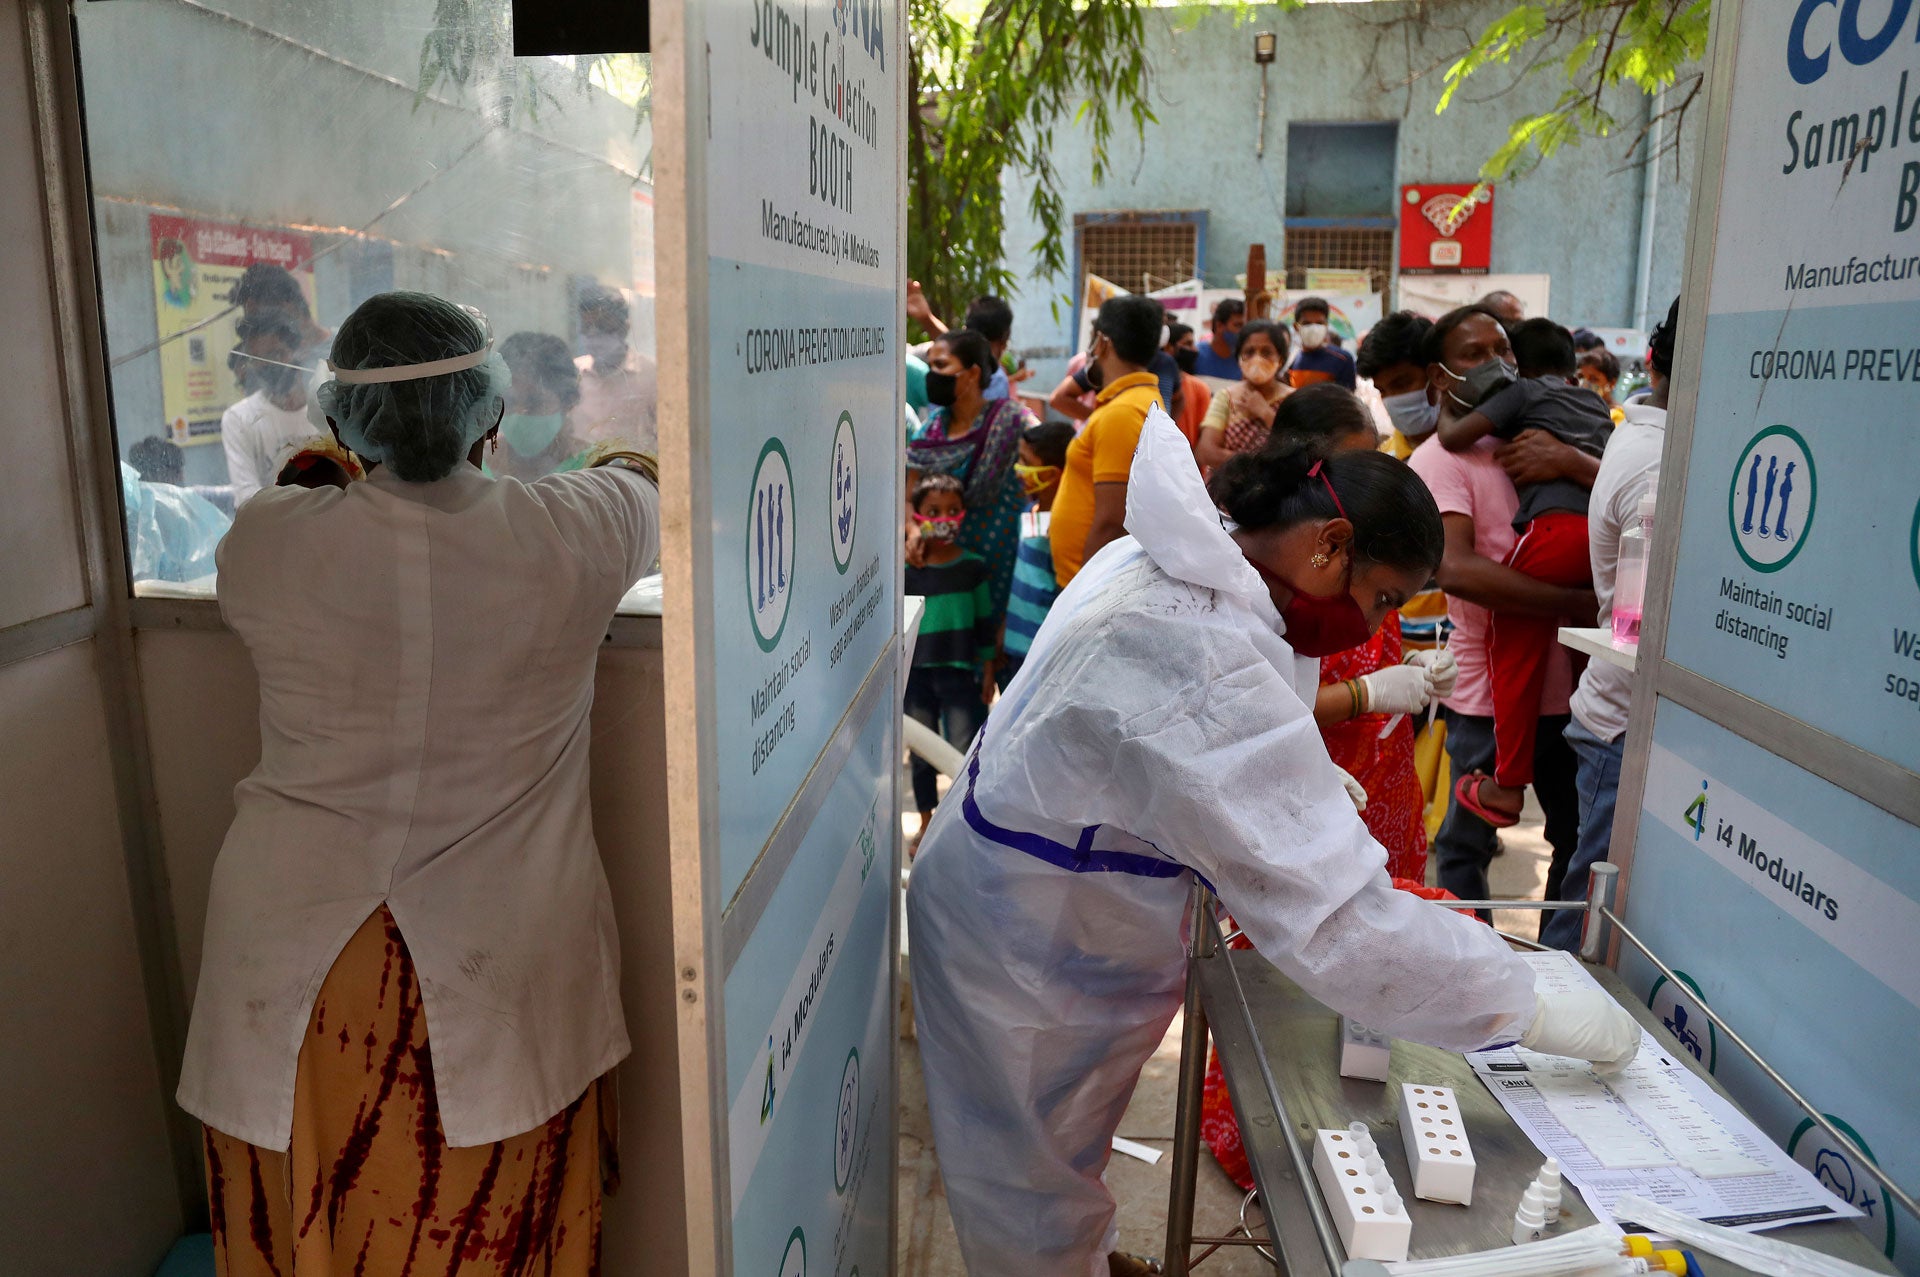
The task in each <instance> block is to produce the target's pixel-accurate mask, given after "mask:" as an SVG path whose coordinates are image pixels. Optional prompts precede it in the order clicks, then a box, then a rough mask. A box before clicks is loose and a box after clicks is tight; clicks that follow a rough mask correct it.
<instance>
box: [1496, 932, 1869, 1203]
mask: <svg viewBox="0 0 1920 1277" xmlns="http://www.w3.org/2000/svg"><path fill="white" fill-rule="evenodd" d="M1523 957H1524V960H1525V961H1526V962H1527V963H1528V964H1529V965H1530V966H1532V967H1533V969H1534V977H1535V980H1536V982H1537V984H1538V986H1539V987H1540V988H1541V989H1542V990H1545V991H1559V992H1571V991H1573V990H1577V989H1583V988H1593V989H1598V988H1599V987H1600V986H1599V984H1598V982H1597V981H1595V980H1594V979H1593V977H1592V976H1591V975H1590V974H1588V972H1587V971H1586V970H1585V968H1583V967H1582V966H1581V965H1580V963H1579V961H1578V960H1577V959H1575V958H1574V956H1573V955H1572V954H1569V953H1530V954H1525V955H1523ZM1467 1062H1468V1063H1469V1064H1471V1065H1472V1066H1473V1070H1474V1072H1475V1073H1476V1074H1477V1075H1478V1076H1479V1078H1480V1080H1481V1081H1482V1082H1483V1083H1485V1084H1486V1087H1487V1089H1488V1090H1489V1091H1492V1092H1493V1094H1494V1097H1495V1098H1496V1099H1498V1100H1499V1101H1500V1103H1501V1106H1502V1107H1504V1108H1505V1109H1506V1110H1507V1113H1508V1115H1509V1116H1511V1117H1512V1118H1513V1120H1514V1122H1515V1123H1516V1124H1517V1125H1518V1126H1519V1127H1520V1129H1521V1130H1523V1131H1525V1132H1526V1133H1527V1136H1528V1138H1529V1139H1531V1140H1532V1141H1533V1142H1534V1144H1535V1145H1537V1146H1538V1147H1539V1148H1540V1149H1541V1151H1542V1152H1543V1153H1545V1154H1547V1155H1549V1156H1552V1157H1554V1158H1557V1159H1558V1160H1559V1162H1560V1170H1561V1174H1562V1175H1563V1176H1564V1177H1565V1178H1566V1180H1567V1181H1568V1182H1569V1183H1571V1184H1573V1186H1574V1187H1576V1188H1578V1189H1579V1190H1580V1194H1581V1196H1582V1198H1584V1199H1585V1201H1586V1203H1587V1205H1588V1206H1589V1207H1590V1208H1591V1209H1592V1211H1593V1213H1594V1214H1595V1215H1596V1216H1598V1217H1599V1218H1600V1219H1602V1220H1607V1221H1610V1222H1613V1223H1619V1224H1627V1223H1632V1222H1633V1221H1631V1220H1620V1219H1617V1218H1616V1217H1615V1216H1614V1213H1613V1204H1614V1203H1615V1202H1616V1201H1618V1200H1619V1199H1620V1198H1621V1197H1624V1196H1625V1195H1626V1194H1628V1193H1638V1194H1640V1195H1641V1196H1643V1197H1646V1198H1648V1199H1649V1200H1651V1201H1657V1202H1661V1203H1663V1204H1665V1205H1667V1206H1670V1207H1672V1208H1673V1209H1674V1210H1677V1211H1680V1212H1681V1213H1682V1214H1685V1215H1689V1216H1692V1217H1693V1218H1695V1219H1703V1220H1706V1221H1707V1222H1709V1223H1714V1224H1720V1225H1723V1226H1725V1227H1728V1228H1738V1229H1741V1230H1743V1231H1746V1232H1759V1231H1761V1230H1763V1229H1768V1228H1778V1227H1781V1226H1783V1225H1786V1224H1799V1223H1809V1222H1812V1221H1815V1220H1822V1219H1845V1218H1852V1217H1856V1216H1858V1215H1859V1214H1860V1211H1859V1209H1858V1208H1856V1207H1854V1206H1852V1205H1851V1204H1849V1203H1847V1202H1843V1201H1841V1200H1840V1199H1839V1198H1837V1197H1835V1196H1834V1195H1833V1194H1832V1193H1829V1192H1828V1191H1827V1190H1826V1189H1825V1188H1823V1187H1821V1185H1820V1183H1819V1181H1817V1180H1815V1179H1814V1178H1813V1176H1812V1175H1811V1174H1810V1173H1808V1171H1807V1170H1806V1169H1805V1168H1804V1167H1802V1166H1801V1165H1799V1164H1798V1163H1797V1162H1795V1161H1794V1160H1793V1159H1792V1158H1790V1157H1788V1156H1787V1155H1786V1154H1785V1153H1784V1152H1782V1151H1781V1150H1780V1148H1779V1147H1778V1146H1777V1145H1775V1144H1774V1143H1773V1142H1772V1141H1770V1140H1768V1139H1767V1137H1766V1136H1765V1135H1764V1134H1762V1133H1761V1131H1760V1129H1759V1128H1758V1127H1756V1126H1755V1125H1754V1124H1753V1123H1752V1121H1751V1120H1749V1119H1748V1118H1747V1117H1746V1116H1745V1115H1744V1114H1742V1113H1741V1112H1740V1111H1739V1110H1738V1109H1736V1108H1735V1107H1734V1106H1733V1105H1732V1104H1731V1103H1729V1102H1728V1101H1727V1100H1725V1099H1723V1098H1722V1097H1721V1096H1720V1095H1719V1094H1718V1093H1717V1092H1715V1091H1714V1090H1713V1088H1712V1087H1710V1086H1708V1085H1707V1084H1706V1082H1704V1081H1702V1080H1701V1079H1700V1078H1698V1077H1696V1076H1695V1075H1694V1074H1693V1073H1692V1071H1691V1070H1689V1069H1688V1068H1687V1067H1686V1066H1685V1065H1683V1064H1681V1063H1680V1062H1679V1061H1678V1060H1677V1059H1676V1058H1675V1057H1674V1054H1673V1053H1672V1052H1671V1051H1669V1050H1668V1049H1667V1047H1666V1045H1665V1044H1664V1043H1662V1042H1661V1041H1660V1040H1659V1039H1657V1038H1655V1037H1654V1036H1653V1035H1652V1034H1650V1033H1647V1032H1646V1031H1645V1030H1644V1029H1643V1030H1641V1044H1640V1054H1639V1055H1638V1056H1637V1057H1636V1058H1635V1059H1634V1062H1633V1063H1632V1064H1630V1065H1628V1066H1627V1068H1626V1069H1625V1070H1623V1071H1622V1072H1621V1073H1619V1074H1617V1075H1615V1076H1614V1077H1610V1078H1605V1079H1603V1078H1601V1077H1599V1076H1598V1075H1596V1074H1595V1073H1594V1072H1593V1070H1592V1069H1590V1068H1589V1067H1588V1066H1587V1065H1586V1064H1585V1062H1583V1061H1579V1060H1569V1059H1567V1058H1565V1057H1563V1056H1553V1055H1542V1054H1539V1053H1538V1052H1534V1051H1528V1050H1525V1049H1523V1048H1520V1047H1507V1048H1505V1049H1503V1050H1498V1051H1480V1052H1475V1053H1474V1054H1471V1055H1468V1056H1467Z"/></svg>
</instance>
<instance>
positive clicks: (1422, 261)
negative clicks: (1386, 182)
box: [1400, 182, 1493, 275]
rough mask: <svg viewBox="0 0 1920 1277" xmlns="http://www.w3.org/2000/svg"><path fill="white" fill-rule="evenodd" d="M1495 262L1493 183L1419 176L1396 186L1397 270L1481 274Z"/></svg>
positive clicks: (1419, 272)
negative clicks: (1423, 179)
mask: <svg viewBox="0 0 1920 1277" xmlns="http://www.w3.org/2000/svg"><path fill="white" fill-rule="evenodd" d="M1492 268H1493V187H1491V186H1489V185H1487V184H1486V183H1485V182H1420V183H1415V184H1413V185H1409V186H1403V187H1401V188H1400V273H1401V274H1402V275H1484V274H1486V273H1487V272H1488V271H1489V270H1491V269H1492Z"/></svg>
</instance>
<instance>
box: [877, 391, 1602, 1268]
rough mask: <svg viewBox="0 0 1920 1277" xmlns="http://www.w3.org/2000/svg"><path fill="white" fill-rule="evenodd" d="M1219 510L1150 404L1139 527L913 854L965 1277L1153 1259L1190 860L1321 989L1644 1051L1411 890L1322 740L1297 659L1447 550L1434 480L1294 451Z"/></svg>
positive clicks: (1405, 586) (1374, 615) (1054, 622)
mask: <svg viewBox="0 0 1920 1277" xmlns="http://www.w3.org/2000/svg"><path fill="white" fill-rule="evenodd" d="M1320 447H1324V445H1320ZM1212 498H1213V499H1210V497H1209V494H1208V492H1207V489H1206V488H1205V487H1204V486H1203V484H1202V482H1201V479H1200V474H1199V471H1198V469H1197V468H1196V467H1195V464H1194V461H1193V452H1192V449H1191V448H1189V447H1188V445H1187V442H1186V440H1185V439H1184V438H1182V437H1181V435H1180V434H1179V432H1178V431H1177V430H1176V429H1175V428H1174V425H1173V422H1172V421H1171V420H1170V419H1169V418H1168V417H1167V416H1166V414H1165V413H1163V412H1160V411H1159V410H1158V409H1156V410H1154V412H1153V413H1152V415H1151V416H1150V417H1149V419H1148V421H1147V425H1146V429H1145V431H1144V433H1143V434H1142V435H1141V438H1140V444H1139V449H1138V451H1137V453H1136V454H1135V457H1134V462H1133V470H1132V474H1131V477H1130V479H1129V482H1128V487H1127V517H1126V528H1127V531H1128V533H1129V535H1128V536H1126V537H1123V538H1121V539H1119V540H1117V541H1115V542H1113V543H1112V544H1110V545H1108V546H1107V547H1106V548H1105V549H1103V550H1101V551H1100V553H1099V554H1097V555H1095V556H1094V558H1093V559H1092V560H1091V561H1090V562H1089V563H1088V564H1087V566H1086V567H1085V568H1084V569H1083V570H1082V571H1081V572H1080V574H1079V575H1078V576H1077V577H1075V579H1074V580H1073V582H1072V584H1071V585H1069V586H1068V588H1067V589H1066V590H1065V592H1063V593H1062V594H1061V596H1060V597H1059V599H1058V600H1057V601H1056V602H1055V603H1054V605H1053V610H1052V612H1051V613H1050V614H1049V615H1048V618H1047V621H1046V623H1045V625H1044V626H1043V627H1042V628H1041V630H1040V634H1039V636H1038V638H1037V639H1036V640H1035V643H1034V646H1033V649H1032V652H1031V654H1030V655H1029V656H1028V658H1027V662H1026V664H1025V665H1024V666H1023V667H1022V669H1021V671H1020V674H1019V676H1018V677H1017V678H1016V679H1015V680H1014V681H1013V683H1012V684H1011V685H1010V686H1009V687H1008V689H1007V691H1006V693H1005V694H1004V695H1003V696H1002V697H1001V699H1000V701H999V703H998V704H997V705H995V707H994V710H993V713H992V715H991V716H990V717H989V719H988V721H987V725H986V727H985V728H984V729H983V730H982V731H981V733H980V734H979V736H978V737H977V738H976V739H975V741H974V745H973V749H972V751H971V752H970V753H969V755H968V756H967V762H966V768H965V770H964V773H963V774H962V775H961V776H959V777H958V778H956V780H955V784H954V791H955V792H954V794H953V796H952V798H951V799H950V800H949V801H947V802H944V803H942V804H941V805H940V809H939V812H938V813H937V815H936V816H935V818H934V821H933V824H932V826H931V828H930V829H929V831H928V833H927V836H926V839H925V840H924V841H923V842H922V844H921V847H920V852H919V856H918V858H917V859H916V861H915V863H914V867H913V880H912V886H911V888H910V889H909V891H908V893H907V912H908V918H909V927H910V932H909V934H911V936H912V937H913V944H912V952H913V990H914V1012H915V1019H916V1021H917V1024H918V1031H919V1038H920V1051H921V1057H922V1060H923V1062H924V1066H925V1071H926V1082H927V1101H928V1107H929V1109H930V1111H931V1115H932V1119H933V1132H934V1139H935V1142H936V1145H937V1147H938V1150H939V1157H940V1169H941V1173H942V1176H943V1177H944V1179H945V1182H946V1188H947V1196H948V1199H949V1202H950V1204H951V1207H952V1211H953V1222H954V1227H955V1229H956V1231H957V1232H958V1234H959V1239H960V1247H961V1251H962V1253H963V1255H964V1257H965V1260H966V1264H967V1270H968V1272H970V1273H971V1274H973V1275H974V1277H1016V1275H1017V1277H1053V1275H1055V1274H1058V1275H1059V1277H1102V1275H1104V1274H1107V1273H1109V1272H1110V1271H1111V1272H1116V1273H1121V1272H1132V1271H1144V1268H1142V1267H1140V1266H1139V1261H1137V1260H1133V1259H1132V1258H1131V1257H1124V1256H1119V1255H1116V1254H1114V1248H1115V1245H1116V1243H1117V1240H1118V1229H1117V1226H1116V1223H1115V1217H1114V1203H1113V1198H1112V1197H1111V1195H1110V1194H1109V1193H1108V1192H1107V1189H1106V1186H1105V1184H1104V1183H1103V1182H1102V1178H1101V1177H1102V1173H1103V1171H1104V1170H1105V1168H1106V1164H1107V1158H1108V1156H1109V1153H1110V1148H1111V1140H1112V1137H1113V1134H1114V1131H1115V1130H1116V1128H1117V1127H1118V1125H1119V1122H1120V1117H1121V1114H1122V1112H1123V1111H1124V1110H1125V1109H1126V1107H1127V1101H1128V1099H1129V1097H1130V1096H1131V1095H1132V1093H1133V1088H1134V1085H1135V1083H1136V1082H1137V1081H1138V1079H1139V1074H1140V1068H1141V1066H1142V1065H1143V1064H1144V1063H1145V1062H1146V1060H1147V1058H1148V1057H1149V1056H1150V1055H1151V1054H1152V1053H1153V1050H1154V1048H1155V1047H1156V1046H1158V1045H1159V1043H1160V1041H1161V1038H1162V1036H1163V1035H1164V1034H1165V1032H1166V1029H1167V1026H1168V1024H1169V1023H1170V1022H1171V1021H1172V1018H1173V1014H1174V1011H1175V1010H1176V1009H1177V1008H1178V1007H1179V1005H1180V1001H1181V995H1182V989H1183V986H1184V977H1185V950H1184V947H1183V936H1182V932H1183V928H1184V918H1185V912H1186V910H1185V906H1186V903H1187V899H1188V894H1189V888H1190V885H1191V883H1192V882H1193V881H1194V879H1195V878H1196V877H1197V878H1199V879H1200V880H1201V881H1203V882H1205V883H1206V884H1207V885H1208V886H1209V887H1210V888H1212V890H1213V891H1214V892H1215V893H1216V894H1217V895H1218V896H1219V898H1220V901H1221V903H1222V904H1223V905H1224V907H1225V908H1226V909H1227V910H1229V911H1230V912H1231V913H1232V914H1233V917H1234V919H1235V920H1236V921H1237V922H1238V923H1239V924H1240V925H1241V927H1243V928H1244V929H1245V932H1246V935H1247V936H1248V938H1250V939H1251V940H1252V941H1253V943H1254V944H1255V945H1256V946H1257V947H1258V948H1259V950H1260V952H1261V953H1262V954H1264V955H1265V956H1266V957H1267V958H1268V959H1269V960H1271V961H1272V962H1273V963H1274V964H1275V965H1276V966H1278V967H1279V968H1280V969H1281V970H1282V971H1284V972H1285V973H1286V974H1287V975H1288V976H1290V977H1291V978H1292V979H1294V980H1295V981H1297V982H1298V983H1299V984H1300V985H1301V986H1302V987H1303V988H1305V989H1306V990H1307V991H1308V992H1309V993H1311V994H1313V995H1314V996H1315V997H1317V998H1319V999H1320V1000H1321V1001H1323V1002H1325V1003H1326V1004H1327V1005H1328V1006H1330V1007H1332V1008H1334V1009H1335V1010H1338V1011H1341V1012H1343V1013H1346V1014H1349V1015H1352V1016H1354V1017H1356V1018H1358V1019H1359V1020H1361V1021H1362V1022H1364V1023H1366V1024H1369V1025H1372V1026H1374V1027H1375V1028H1377V1029H1379V1030H1380V1031H1382V1032H1384V1033H1388V1034H1390V1035H1392V1036H1394V1037H1397V1038H1405V1039H1409V1040H1411V1041H1417V1042H1425V1043H1429V1044H1431V1045H1434V1046H1439V1047H1445V1048H1448V1049H1451V1050H1457V1051H1470V1050H1476V1049H1479V1048H1483V1047H1487V1046H1490V1045H1493V1044H1498V1043H1506V1042H1512V1041H1515V1040H1518V1041H1520V1042H1522V1043H1524V1044H1525V1045H1527V1046H1529V1047H1533V1048H1535V1049H1538V1050H1541V1051H1546V1052H1551V1053H1555V1054H1561V1055H1569V1056H1575V1057H1579V1058H1584V1059H1588V1060H1592V1061H1595V1062H1596V1063H1599V1064H1601V1065H1603V1066H1605V1067H1622V1066H1624V1065H1625V1064H1626V1062H1627V1061H1628V1060H1630V1059H1631V1058H1632V1056H1633V1053H1634V1050H1635V1048H1636V1046H1637V1044H1638V1042H1639V1034H1640V1031H1639V1027H1638V1025H1637V1023H1636V1022H1635V1021H1634V1020H1633V1018H1632V1017H1631V1016H1629V1015H1628V1014H1627V1013H1626V1012H1625V1011H1624V1010H1622V1009H1621V1008H1620V1007H1619V1006H1618V1005H1617V1004H1616V1003H1614V1002H1613V1001H1612V1000H1611V999H1609V998H1606V997H1605V996H1604V995H1601V994H1598V993H1596V994H1594V995H1593V996H1592V997H1591V998H1560V997H1557V996H1554V995H1546V996H1543V995H1541V994H1540V993H1538V992H1537V991H1536V990H1535V988H1534V983H1533V977H1532V974H1531V972H1530V971H1529V969H1528V968H1527V966H1526V965H1525V964H1524V963H1523V962H1521V961H1520V959H1519V958H1518V957H1517V956H1516V955H1515V954H1514V953H1513V952H1512V950H1510V949H1509V948H1508V946H1507V944H1506V942H1505V941H1503V940H1501V939H1500V938H1499V937H1498V936H1497V935H1495V934H1494V932H1493V931H1492V930H1491V929H1490V928H1488V927H1486V926H1484V925H1482V924H1481V923H1479V922H1476V921H1474V920H1473V919H1471V918H1468V917H1465V916H1462V915H1460V914H1457V913H1454V912H1452V911H1450V910H1447V909H1444V908H1440V907H1437V906H1435V905H1432V904H1428V903H1426V902H1425V901H1422V900H1419V899H1417V898H1415V897H1414V896H1412V895H1409V894H1407V893H1405V892H1400V891H1395V890H1394V889H1393V888H1392V887H1391V886H1390V885H1389V883H1388V879H1387V875H1386V873H1385V863H1386V853H1385V851H1384V850H1383V849H1382V848H1381V846H1380V845H1379V844H1378V843H1377V842H1375V841H1374V840H1373V838H1372V837H1371V836H1369V835H1368V833H1367V830H1366V826H1365V825H1363V824H1362V823H1361V821H1360V817H1359V815H1358V813H1357V812H1356V811H1355V808H1354V803H1353V800H1352V799H1351V798H1350V797H1349V796H1348V792H1347V788H1346V786H1345V784H1344V783H1343V780H1342V773H1341V772H1340V771H1339V769H1338V768H1336V767H1335V766H1334V765H1333V763H1332V761H1331V760H1330V759H1329V758H1328V757H1327V751H1326V748H1325V746H1324V745H1323V744H1322V743H1321V739H1320V734H1319V732H1318V730H1316V728H1315V726H1314V722H1313V715H1312V713H1311V711H1310V709H1309V706H1310V705H1311V704H1312V703H1313V698H1314V693H1315V680H1316V664H1315V661H1314V660H1313V659H1302V658H1317V657H1320V656H1323V655H1329V654H1331V653H1333V652H1336V651H1341V650H1344V649H1345V648H1348V647H1351V646H1353V645H1355V644H1357V643H1360V642H1362V641H1363V640H1365V639H1366V638H1367V636H1368V635H1369V633H1370V632H1372V631H1373V630H1375V629H1377V628H1378V627H1379V625H1380V623H1381V620H1382V618H1383V616H1384V615H1385V613H1386V612H1387V610H1388V609H1390V608H1392V607H1395V606H1396V605H1398V604H1399V603H1401V602H1402V601H1404V600H1405V599H1406V597H1407V596H1408V595H1410V594H1412V593H1413V592H1414V591H1416V590H1419V589H1421V588H1422V587H1424V586H1425V585H1426V583H1427V581H1428V580H1429V579H1430V578H1431V576H1432V574H1433V571H1434V568H1435V567H1436V566H1437V565H1438V564H1439V562H1440V554H1441V549H1442V541H1443V534H1442V531H1441V524H1440V515H1439V513H1438V511H1437V510H1436V508H1435V506H1434V503H1433V499H1432V497H1431V496H1429V495H1428V493H1427V490H1426V488H1425V487H1424V485H1422V483H1421V481H1420V480H1419V478H1418V477H1416V476H1415V475H1414V473H1413V472H1412V471H1411V470H1409V469H1408V468H1407V466H1406V464H1405V463H1404V462H1401V461H1397V460H1395V459H1393V458H1391V457H1387V456H1384V455H1382V454H1379V453H1374V452H1356V451H1349V452H1341V453H1334V454H1326V453H1324V452H1320V451H1316V445H1314V444H1312V443H1307V442H1301V441H1296V440H1278V441H1276V442H1275V443H1274V444H1271V445H1269V446H1268V447H1267V448H1266V449H1265V450H1263V451H1261V452H1259V453H1252V454H1246V455H1243V456H1240V457H1237V458H1235V459H1234V460H1233V461H1232V462H1230V463H1229V464H1228V465H1227V466H1226V467H1224V468H1223V469H1222V471H1221V472H1220V473H1219V474H1218V475H1217V476H1216V477H1215V480H1214V489H1213V493H1212ZM1215 499H1217V501H1218V509H1216V505H1215ZM1222 510H1224V512H1225V514H1226V515H1227V516H1228V518H1229V519H1230V520H1231V523H1226V522H1223V520H1222V517H1221V511H1222ZM1110 1265H1111V1267H1110Z"/></svg>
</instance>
